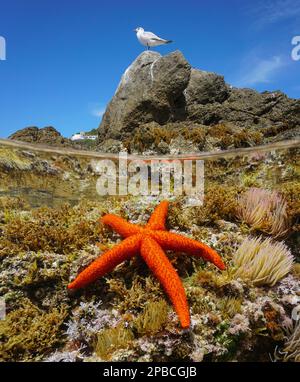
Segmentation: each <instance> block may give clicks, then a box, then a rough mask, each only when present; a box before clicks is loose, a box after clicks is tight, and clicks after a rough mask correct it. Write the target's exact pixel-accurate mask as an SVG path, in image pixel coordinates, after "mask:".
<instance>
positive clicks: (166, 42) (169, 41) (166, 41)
mask: <svg viewBox="0 0 300 382" xmlns="http://www.w3.org/2000/svg"><path fill="white" fill-rule="evenodd" d="M171 42H173V40H165V44H171Z"/></svg>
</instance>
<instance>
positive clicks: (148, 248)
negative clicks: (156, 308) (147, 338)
mask: <svg viewBox="0 0 300 382" xmlns="http://www.w3.org/2000/svg"><path fill="white" fill-rule="evenodd" d="M141 256H142V257H143V259H144V260H145V262H146V264H147V265H148V267H149V268H150V269H151V271H152V272H153V273H154V275H155V276H156V277H157V278H158V280H159V281H160V283H161V284H162V286H163V288H164V290H165V292H166V293H167V295H168V296H169V298H170V300H171V302H172V304H173V306H174V308H175V311H176V313H177V314H178V317H179V320H180V323H181V326H182V327H183V328H188V327H189V326H190V313H189V307H188V303H187V299H186V295H185V291H184V288H183V285H182V283H181V280H180V278H179V276H178V274H177V272H176V271H175V269H174V268H173V266H172V264H171V263H170V261H169V259H168V258H167V256H166V255H165V253H164V251H163V250H162V248H161V247H160V245H159V244H158V243H157V242H156V241H155V240H154V239H153V238H151V237H150V236H148V235H147V236H145V237H144V238H143V239H142V243H141Z"/></svg>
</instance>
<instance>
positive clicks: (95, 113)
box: [91, 108, 105, 118]
mask: <svg viewBox="0 0 300 382" xmlns="http://www.w3.org/2000/svg"><path fill="white" fill-rule="evenodd" d="M104 113H105V108H100V109H93V110H92V111H91V114H92V115H93V116H94V117H98V118H100V117H102V116H103V114H104Z"/></svg>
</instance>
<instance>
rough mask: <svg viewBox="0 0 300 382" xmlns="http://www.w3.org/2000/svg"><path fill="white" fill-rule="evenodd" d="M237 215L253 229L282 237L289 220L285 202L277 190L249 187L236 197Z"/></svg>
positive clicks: (287, 227)
mask: <svg viewBox="0 0 300 382" xmlns="http://www.w3.org/2000/svg"><path fill="white" fill-rule="evenodd" d="M236 212H237V217H238V218H239V219H240V220H242V221H243V222H245V223H247V224H249V225H250V226H251V227H252V228H253V229H255V230H260V231H263V232H266V233H269V234H271V235H272V236H273V237H275V238H276V237H282V236H283V235H284V234H286V232H287V231H288V229H289V227H290V222H289V219H288V215H287V203H286V201H285V200H284V198H283V197H282V196H281V195H280V194H279V193H278V192H277V191H269V190H265V189H260V188H250V189H249V190H247V191H246V192H244V193H243V194H242V195H241V196H240V197H239V198H238V205H237V210H236Z"/></svg>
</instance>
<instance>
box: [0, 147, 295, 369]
mask: <svg viewBox="0 0 300 382" xmlns="http://www.w3.org/2000/svg"><path fill="white" fill-rule="evenodd" d="M297 155H298V154H297V152H295V151H293V152H285V153H282V152H277V153H275V154H274V153H264V154H263V156H257V157H255V158H254V157H253V158H252V159H251V160H250V159H249V158H232V159H230V158H229V159H218V160H215V161H211V162H208V163H207V164H206V167H205V171H206V184H205V199H204V204H203V205H202V206H192V205H190V204H189V201H188V200H187V199H186V198H185V197H176V198H173V199H172V200H170V206H169V211H168V215H167V216H166V221H165V227H166V229H167V230H168V232H170V233H172V234H176V235H183V236H186V237H188V238H190V239H193V240H196V241H201V242H203V243H204V244H205V245H207V246H209V247H211V248H214V250H215V251H216V252H217V253H218V254H219V255H220V256H222V259H224V262H225V263H226V267H227V269H226V270H224V271H222V272H220V270H218V269H217V268H216V267H215V266H214V265H213V264H210V263H209V262H205V261H203V259H201V258H195V257H192V256H185V255H184V254H183V253H182V251H181V250H179V251H176V252H175V251H173V250H172V251H168V252H167V253H166V254H167V257H168V259H169V261H170V263H171V264H172V267H174V268H175V269H176V271H177V274H178V277H180V280H181V282H182V284H183V288H184V290H185V293H186V298H187V303H188V305H189V313H190V319H191V325H190V328H189V329H188V331H187V330H182V328H181V327H180V325H179V322H178V317H177V315H176V313H175V312H174V310H173V308H172V306H171V304H170V302H169V300H168V298H167V296H166V294H165V293H164V290H163V288H161V285H160V283H159V282H158V280H157V279H156V278H155V277H154V276H153V274H152V272H151V270H150V269H149V268H148V266H147V265H146V264H145V262H144V260H143V259H142V258H141V257H140V256H135V257H132V258H129V259H127V260H126V261H124V262H123V263H120V264H119V265H117V266H116V267H115V268H114V269H112V270H111V272H109V273H107V274H106V275H105V277H102V278H99V279H97V280H96V281H95V282H94V283H92V284H90V285H88V286H87V287H86V288H83V289H80V290H77V291H70V290H68V288H67V286H68V284H70V283H71V282H72V281H73V280H74V279H76V277H77V275H79V274H80V273H81V272H82V271H83V270H84V269H86V268H87V267H88V266H89V265H90V264H92V263H93V261H95V260H96V259H97V258H100V259H101V256H102V255H103V254H104V253H106V252H107V251H110V250H111V249H113V248H114V247H115V246H118V245H119V244H120V242H121V240H120V236H119V235H118V234H116V233H115V232H113V230H111V229H109V228H108V227H106V226H105V225H104V224H103V223H102V222H101V221H99V219H101V217H103V216H105V215H106V214H107V213H109V214H114V215H117V216H119V217H121V218H122V219H126V220H129V221H131V222H133V223H134V224H137V225H144V224H146V223H147V221H148V220H149V218H150V216H151V214H152V213H153V211H154V209H155V207H156V206H157V204H158V202H159V200H158V199H157V198H151V197H131V196H127V197H124V198H114V197H111V198H107V199H98V200H89V198H88V194H86V193H85V192H84V191H83V192H82V195H83V196H84V197H82V200H81V201H77V202H76V203H75V205H64V203H61V204H60V205H59V206H55V207H42V208H32V204H31V203H30V202H31V199H30V198H28V199H27V198H22V197H20V196H18V197H13V196H7V195H6V194H5V195H3V196H0V254H1V261H0V299H1V301H2V300H3V301H5V305H6V317H5V318H3V319H1V320H0V359H1V360H2V361H57V362H61V361H70V362H76V361H84V362H89V361H103V360H105V361H106V360H109V361H147V362H150V361H204V362H207V361H270V360H271V359H273V358H274V357H275V358H276V360H278V361H288V362H294V361H299V333H300V330H299V322H297V321H296V320H295V319H294V318H295V317H294V316H293V314H292V312H293V310H294V309H295V308H297V307H298V306H299V293H300V292H299V291H300V269H299V260H300V258H299V217H300V206H299V180H300V177H299V159H297V158H298V157H297ZM18 156H19V153H18ZM26 158H29V157H26ZM44 159H45V158H44ZM28 160H29V161H30V162H32V161H39V158H38V157H35V158H33V159H31V158H29V159H28ZM45 160H48V161H49V164H51V166H52V165H53V163H54V162H53V161H51V159H50V158H47V159H45ZM55 163H56V164H57V166H60V168H61V171H62V173H60V174H61V175H60V176H63V174H64V171H71V168H70V166H69V162H67V163H65V162H64V161H62V160H61V158H58V157H56V158H55ZM64 166H66V167H65V168H64ZM75 167H76V166H75ZM82 168H84V167H83V166H82ZM12 171H23V170H12ZM26 171H27V170H24V171H23V172H26ZM2 175H3V174H2ZM73 175H74V174H73V172H72V173H71V179H72V180H71V182H73V181H74V180H75V177H73ZM78 175H79V178H80V177H81V175H80V174H78ZM6 176H9V175H8V173H7V174H6ZM51 176H53V178H52V179H54V178H55V177H56V175H51ZM60 176H59V178H57V179H58V180H57V179H56V178H55V179H56V182H60V181H61V178H60ZM17 178H18V173H17V172H15V178H14V179H17ZM3 179H6V182H7V183H8V178H3ZM34 179H37V178H34ZM77 182H81V179H77ZM5 184H6V183H5ZM5 187H6V186H5ZM253 189H259V191H258V193H259V195H261V197H262V199H263V200H264V202H263V209H260V208H257V210H256V212H257V213H258V216H259V217H260V218H256V217H254V218H253V219H254V220H253V221H251V222H250V221H246V219H243V218H241V217H240V216H239V215H238V214H237V211H238V210H241V209H243V208H244V206H245V204H244V198H245V199H247V198H246V196H247V195H248V194H250V195H252V193H253ZM255 193H256V195H257V191H255ZM243 195H244V196H243ZM245 195H246V196H245ZM274 195H276V197H275V196H274ZM251 197H252V196H251ZM254 199H255V198H254ZM258 199H259V198H258ZM270 199H271V200H273V202H269V200H270ZM266 200H268V201H267V202H266ZM259 202H260V201H259V200H258V201H257V203H258V205H259ZM246 205H247V206H248V207H247V208H249V211H250V210H251V209H250V207H253V205H252V206H251V205H249V204H246ZM283 206H284V207H283ZM251 211H252V210H251ZM251 211H250V216H252V215H251V214H253V212H251ZM254 215H255V214H254ZM281 217H282V218H283V222H282V221H280V219H281ZM285 217H286V218H285ZM272 219H275V220H276V221H277V223H276V224H274V223H273V221H272ZM257 222H258V223H257Z"/></svg>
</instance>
